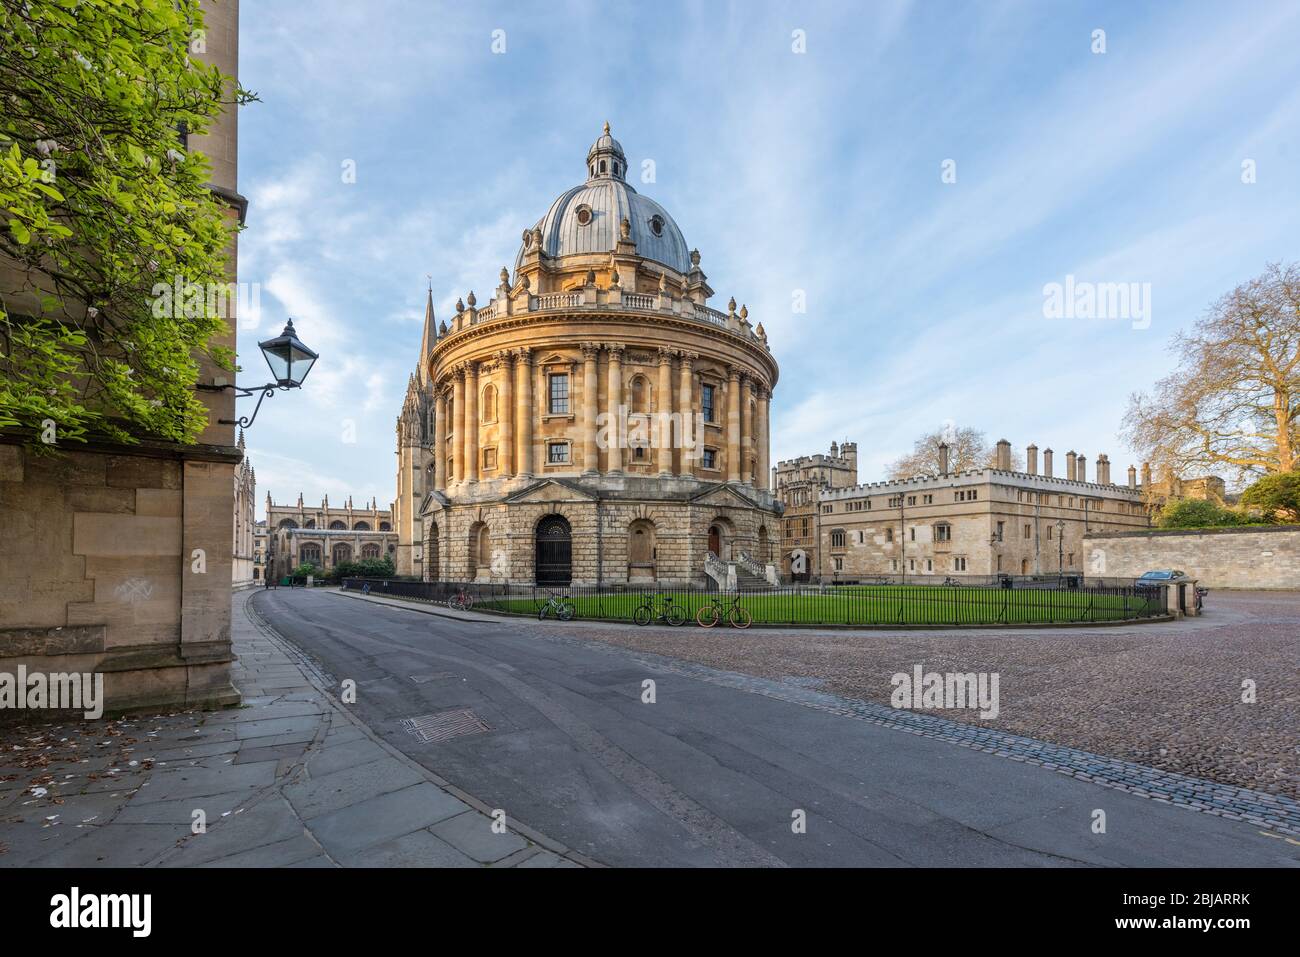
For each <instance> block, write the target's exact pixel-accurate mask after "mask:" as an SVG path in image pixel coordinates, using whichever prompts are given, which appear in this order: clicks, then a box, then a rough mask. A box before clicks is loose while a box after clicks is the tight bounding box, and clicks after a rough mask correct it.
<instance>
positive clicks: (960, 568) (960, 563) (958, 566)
mask: <svg viewBox="0 0 1300 957" xmlns="http://www.w3.org/2000/svg"><path fill="white" fill-rule="evenodd" d="M952 570H953V571H955V572H964V571H965V570H966V559H964V558H954V559H953V560H952Z"/></svg>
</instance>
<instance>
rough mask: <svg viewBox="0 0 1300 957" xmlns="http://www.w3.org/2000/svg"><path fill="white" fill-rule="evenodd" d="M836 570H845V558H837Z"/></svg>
mask: <svg viewBox="0 0 1300 957" xmlns="http://www.w3.org/2000/svg"><path fill="white" fill-rule="evenodd" d="M835 570H836V571H837V572H842V571H844V559H842V558H838V557H837V558H836V559H835Z"/></svg>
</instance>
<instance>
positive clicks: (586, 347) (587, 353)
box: [582, 342, 600, 361]
mask: <svg viewBox="0 0 1300 957" xmlns="http://www.w3.org/2000/svg"><path fill="white" fill-rule="evenodd" d="M599 355H600V346H599V345H597V344H596V343H594V342H584V343H583V344H582V358H583V359H584V360H586V361H594V360H595V359H596V357H597V356H599Z"/></svg>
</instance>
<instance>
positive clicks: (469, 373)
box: [464, 362, 478, 482]
mask: <svg viewBox="0 0 1300 957" xmlns="http://www.w3.org/2000/svg"><path fill="white" fill-rule="evenodd" d="M464 458H465V466H464V468H465V481H466V482H477V481H478V363H477V362H467V363H465V453H464Z"/></svg>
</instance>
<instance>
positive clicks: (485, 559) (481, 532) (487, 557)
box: [465, 522, 492, 581]
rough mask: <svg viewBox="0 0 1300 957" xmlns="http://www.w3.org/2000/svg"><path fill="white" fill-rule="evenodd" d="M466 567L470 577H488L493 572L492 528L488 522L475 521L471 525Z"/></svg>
mask: <svg viewBox="0 0 1300 957" xmlns="http://www.w3.org/2000/svg"><path fill="white" fill-rule="evenodd" d="M465 546H466V556H467V561H466V568H467V569H468V571H469V579H470V581H473V580H474V579H476V578H480V577H482V578H487V577H490V576H491V574H492V529H491V528H489V527H488V523H487V522H475V523H474V524H473V525H471V526H470V527H469V536H468V538H467V540H466V542H465Z"/></svg>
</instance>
